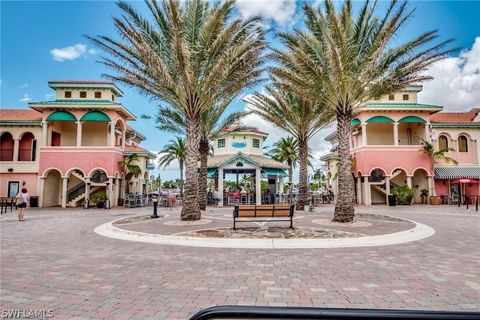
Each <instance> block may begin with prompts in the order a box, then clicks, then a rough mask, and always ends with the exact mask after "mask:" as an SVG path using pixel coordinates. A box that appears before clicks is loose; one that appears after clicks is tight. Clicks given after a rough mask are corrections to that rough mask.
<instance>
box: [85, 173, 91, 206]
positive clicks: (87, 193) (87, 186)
mask: <svg viewBox="0 0 480 320" xmlns="http://www.w3.org/2000/svg"><path fill="white" fill-rule="evenodd" d="M89 200H90V178H85V207H87V205H88V201H89Z"/></svg>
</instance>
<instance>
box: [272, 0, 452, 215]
mask: <svg viewBox="0 0 480 320" xmlns="http://www.w3.org/2000/svg"><path fill="white" fill-rule="evenodd" d="M376 4H377V2H376V1H374V2H370V1H365V3H364V5H363V6H362V7H361V8H360V11H358V14H354V13H353V10H352V1H349V0H347V1H345V2H344V3H343V5H342V6H341V8H340V9H339V10H338V11H337V9H336V8H335V7H336V6H335V4H334V2H333V1H332V0H325V1H324V5H323V6H319V7H318V8H314V7H312V6H310V5H308V4H305V5H304V7H303V11H304V13H305V16H306V21H305V25H306V29H307V30H306V31H303V30H295V31H294V32H293V33H290V34H289V33H282V34H280V39H281V41H282V43H283V44H284V45H285V47H286V49H273V53H272V59H273V60H274V61H275V62H276V63H277V65H276V66H274V67H272V68H271V73H272V74H273V77H274V78H275V80H276V81H277V82H280V83H281V87H282V88H284V90H291V91H293V92H296V93H297V95H298V96H300V97H304V98H308V99H310V100H312V101H315V102H318V103H321V104H322V105H324V106H325V107H326V108H330V109H332V110H333V111H334V112H335V113H336V121H337V135H338V139H339V148H338V155H339V162H340V170H339V175H338V183H339V191H338V197H337V202H336V205H335V213H334V217H333V220H334V221H337V222H350V221H353V218H354V206H353V201H352V200H353V194H354V192H353V187H352V186H353V183H352V181H351V180H352V175H351V164H350V161H349V157H350V146H349V138H350V135H351V120H352V116H353V114H354V113H355V111H356V109H357V108H358V107H359V106H361V105H362V104H363V103H365V102H366V101H368V100H372V99H374V98H378V97H381V96H383V95H386V94H390V93H393V92H396V91H399V90H400V89H402V88H405V87H406V86H409V85H414V84H418V83H421V82H422V81H424V80H428V79H431V77H429V76H427V75H425V71H426V69H427V68H428V67H429V66H430V65H431V64H432V63H434V62H436V61H439V60H440V59H442V58H443V57H444V56H446V55H447V54H448V53H450V52H451V50H444V48H445V46H446V45H447V44H448V43H449V42H450V40H449V41H443V42H440V43H438V44H435V45H431V43H432V41H433V40H434V39H436V38H437V31H431V32H425V33H422V34H421V35H419V36H417V37H415V38H413V39H411V40H409V41H406V42H401V41H399V33H400V30H402V29H404V28H403V27H404V26H405V24H406V22H407V21H408V20H409V19H410V18H411V16H412V14H413V10H409V9H408V8H407V4H406V2H400V1H392V2H391V3H390V5H389V6H388V7H387V8H386V12H385V13H384V14H382V15H380V16H375V15H374V13H375V10H376Z"/></svg>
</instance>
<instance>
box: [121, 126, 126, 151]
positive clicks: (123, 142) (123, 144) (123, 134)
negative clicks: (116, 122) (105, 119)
mask: <svg viewBox="0 0 480 320" xmlns="http://www.w3.org/2000/svg"><path fill="white" fill-rule="evenodd" d="M126 131H127V130H126V129H123V130H122V149H125V138H126V137H127V136H126V134H125V132H126Z"/></svg>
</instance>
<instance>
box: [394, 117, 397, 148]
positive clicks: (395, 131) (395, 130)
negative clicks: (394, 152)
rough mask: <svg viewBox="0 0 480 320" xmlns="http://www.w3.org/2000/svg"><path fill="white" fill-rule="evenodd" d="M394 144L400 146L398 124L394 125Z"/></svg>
mask: <svg viewBox="0 0 480 320" xmlns="http://www.w3.org/2000/svg"><path fill="white" fill-rule="evenodd" d="M393 144H394V145H396V146H398V122H395V123H394V124H393Z"/></svg>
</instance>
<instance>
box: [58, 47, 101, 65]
mask: <svg viewBox="0 0 480 320" xmlns="http://www.w3.org/2000/svg"><path fill="white" fill-rule="evenodd" d="M96 53H97V50H95V49H87V46H86V45H84V44H82V43H77V44H76V45H73V46H69V47H64V48H60V49H58V48H55V49H52V50H51V51H50V54H51V55H52V57H53V60H55V61H59V62H62V61H65V60H75V59H78V58H80V57H81V56H84V55H87V54H96Z"/></svg>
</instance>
